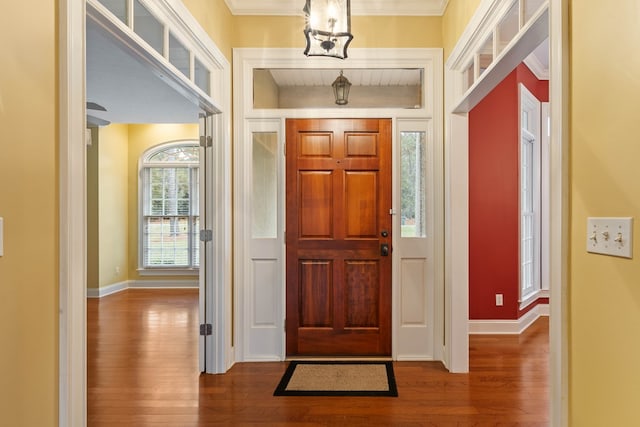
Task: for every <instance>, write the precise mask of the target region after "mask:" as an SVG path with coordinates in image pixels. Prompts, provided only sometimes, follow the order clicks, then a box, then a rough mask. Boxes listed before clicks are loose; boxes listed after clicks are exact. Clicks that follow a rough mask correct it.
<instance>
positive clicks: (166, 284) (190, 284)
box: [87, 280, 199, 298]
mask: <svg viewBox="0 0 640 427" xmlns="http://www.w3.org/2000/svg"><path fill="white" fill-rule="evenodd" d="M198 288H199V286H198V280H125V281H124V282H118V283H112V284H111V285H107V286H102V287H99V288H88V289H87V298H102V297H106V296H107V295H113V294H116V293H118V292H122V291H126V290H127V289H198Z"/></svg>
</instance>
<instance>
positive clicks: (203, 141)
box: [200, 135, 213, 148]
mask: <svg viewBox="0 0 640 427" xmlns="http://www.w3.org/2000/svg"><path fill="white" fill-rule="evenodd" d="M200 147H202V148H208V147H213V137H211V135H207V136H204V135H201V136H200Z"/></svg>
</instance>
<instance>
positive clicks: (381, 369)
mask: <svg viewBox="0 0 640 427" xmlns="http://www.w3.org/2000/svg"><path fill="white" fill-rule="evenodd" d="M273 395H274V396H388V397H397V396H398V389H397V388H396V379H395V377H394V375H393V364H392V363H391V362H384V361H342V360H341V361H293V362H291V363H290V364H289V367H288V368H287V370H286V372H285V373H284V375H283V376H282V379H281V380H280V384H278V387H277V388H276V390H275V391H274V392H273Z"/></svg>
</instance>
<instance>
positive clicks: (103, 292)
mask: <svg viewBox="0 0 640 427" xmlns="http://www.w3.org/2000/svg"><path fill="white" fill-rule="evenodd" d="M128 287H129V285H128V282H127V281H126V280H125V281H124V282H118V283H113V284H111V285H107V286H103V287H101V288H87V298H102V297H106V296H107V295H111V294H115V293H116V292H121V291H124V290H125V289H127V288H128Z"/></svg>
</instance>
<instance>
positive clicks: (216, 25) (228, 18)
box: [182, 0, 233, 62]
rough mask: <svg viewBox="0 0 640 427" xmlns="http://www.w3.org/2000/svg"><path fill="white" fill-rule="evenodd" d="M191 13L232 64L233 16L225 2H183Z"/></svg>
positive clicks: (198, 0)
mask: <svg viewBox="0 0 640 427" xmlns="http://www.w3.org/2000/svg"><path fill="white" fill-rule="evenodd" d="M182 2H183V3H184V4H185V6H187V9H189V12H191V14H192V15H193V16H194V17H195V18H196V19H197V20H198V22H199V23H200V25H201V26H202V28H204V29H205V31H206V32H207V33H208V34H209V37H211V40H213V41H214V43H215V44H216V46H218V49H220V51H221V52H222V53H223V54H224V56H226V57H227V59H228V60H229V62H231V47H232V45H231V34H232V31H233V15H231V12H229V8H228V7H227V5H226V3H225V2H224V0H182Z"/></svg>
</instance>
